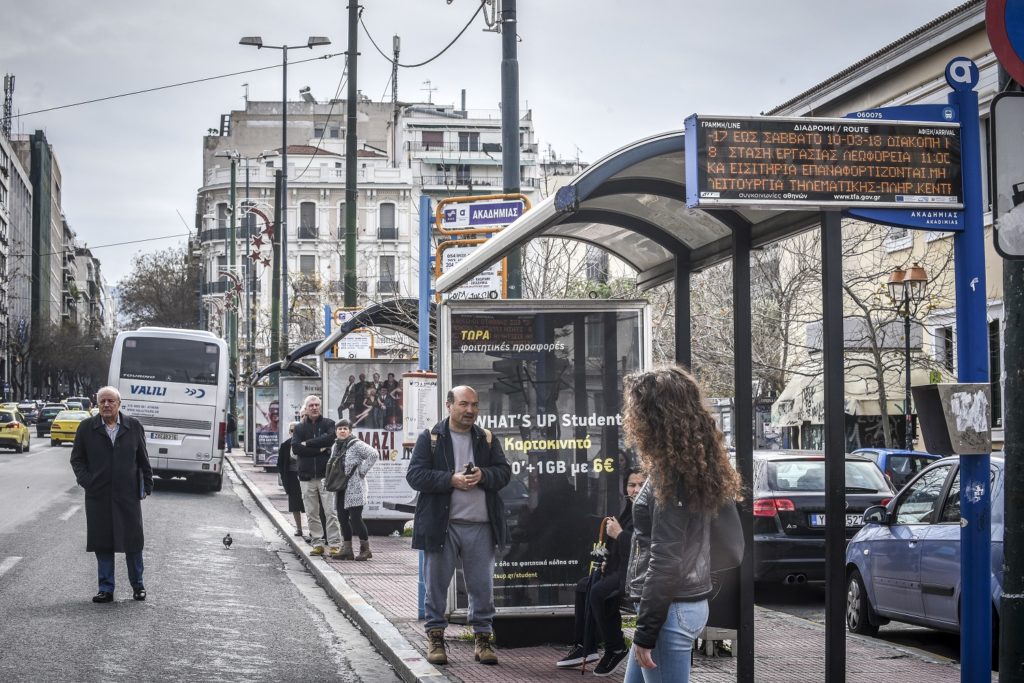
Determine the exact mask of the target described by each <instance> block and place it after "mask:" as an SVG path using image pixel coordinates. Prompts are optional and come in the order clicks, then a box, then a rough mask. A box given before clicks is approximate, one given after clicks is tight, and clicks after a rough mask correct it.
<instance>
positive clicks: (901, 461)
mask: <svg viewBox="0 0 1024 683" xmlns="http://www.w3.org/2000/svg"><path fill="white" fill-rule="evenodd" d="M853 453H854V455H863V456H864V457H866V458H871V459H872V460H874V461H875V464H876V465H878V469H880V470H882V472H883V473H884V474H885V476H887V477H888V478H889V481H890V482H892V486H893V488H895V489H896V490H897V491H899V490H900V489H901V488H903V487H904V486H906V484H907V482H908V481H910V480H911V479H913V478H914V475H915V474H917V473H918V472H920V471H921V470H923V469H924V468H925V467H928V465H930V464H932V463H933V462H935V461H936V460H938V459H939V458H941V457H942V456H941V455H935V454H933V453H922V452H921V451H907V450H903V449H900V448H858V449H857V450H855V451H854V452H853Z"/></svg>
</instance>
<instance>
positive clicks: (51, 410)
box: [42, 408, 64, 417]
mask: <svg viewBox="0 0 1024 683" xmlns="http://www.w3.org/2000/svg"><path fill="white" fill-rule="evenodd" d="M62 410H64V409H63V408H43V412H42V414H43V415H44V416H45V417H53V416H54V415H56V414H57V413H59V412H60V411H62Z"/></svg>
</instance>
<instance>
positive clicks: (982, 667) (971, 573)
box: [946, 57, 992, 681]
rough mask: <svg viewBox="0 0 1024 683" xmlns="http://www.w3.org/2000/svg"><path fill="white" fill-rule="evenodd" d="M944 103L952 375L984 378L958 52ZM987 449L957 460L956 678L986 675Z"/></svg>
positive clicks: (980, 238) (976, 138)
mask: <svg viewBox="0 0 1024 683" xmlns="http://www.w3.org/2000/svg"><path fill="white" fill-rule="evenodd" d="M946 82H947V83H949V86H950V87H951V88H953V92H952V93H951V94H950V95H949V103H950V104H951V105H953V106H954V107H956V108H957V109H958V111H959V114H960V139H961V162H960V163H961V168H962V170H963V183H964V230H963V232H959V233H957V234H956V235H955V236H954V237H953V262H954V266H955V269H956V335H957V336H956V345H957V356H956V357H957V364H958V369H957V374H958V377H957V379H958V380H959V381H960V382H981V383H987V382H988V381H989V377H988V298H987V295H986V288H985V224H984V219H983V212H984V204H982V196H981V129H980V123H979V117H978V93H977V92H976V91H975V90H974V87H975V86H976V85H977V83H978V67H977V65H975V64H974V62H972V61H971V60H969V59H966V58H964V57H957V58H954V59H953V60H952V61H950V62H949V64H948V65H947V66H946ZM989 461H990V454H989V453H980V454H977V455H962V456H961V457H960V517H961V521H960V586H961V595H960V680H961V681H987V680H990V679H991V678H992V595H991V572H992V536H991V521H992V520H991V508H990V505H991V503H990V501H991V491H990V490H989Z"/></svg>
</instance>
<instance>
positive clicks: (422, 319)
mask: <svg viewBox="0 0 1024 683" xmlns="http://www.w3.org/2000/svg"><path fill="white" fill-rule="evenodd" d="M433 230H434V213H433V211H431V208H430V197H428V196H426V195H421V196H420V307H419V325H418V327H419V340H420V360H419V369H420V371H421V372H426V371H427V370H430V265H431V261H432V260H433V259H432V258H431V253H430V236H431V234H433ZM426 599H427V587H426V584H425V583H424V582H423V551H422V550H421V551H420V557H419V580H418V581H417V582H416V613H417V618H418V619H426V618H427V610H426V605H425V603H426Z"/></svg>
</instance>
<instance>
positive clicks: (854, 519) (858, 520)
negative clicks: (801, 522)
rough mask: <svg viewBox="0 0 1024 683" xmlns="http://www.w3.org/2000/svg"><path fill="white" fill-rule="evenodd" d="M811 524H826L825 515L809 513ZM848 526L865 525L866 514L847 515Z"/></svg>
mask: <svg viewBox="0 0 1024 683" xmlns="http://www.w3.org/2000/svg"><path fill="white" fill-rule="evenodd" d="M809 517H810V518H811V526H814V527H818V526H825V515H824V514H821V513H814V514H811V515H809ZM846 526H864V515H846Z"/></svg>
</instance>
